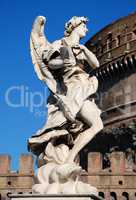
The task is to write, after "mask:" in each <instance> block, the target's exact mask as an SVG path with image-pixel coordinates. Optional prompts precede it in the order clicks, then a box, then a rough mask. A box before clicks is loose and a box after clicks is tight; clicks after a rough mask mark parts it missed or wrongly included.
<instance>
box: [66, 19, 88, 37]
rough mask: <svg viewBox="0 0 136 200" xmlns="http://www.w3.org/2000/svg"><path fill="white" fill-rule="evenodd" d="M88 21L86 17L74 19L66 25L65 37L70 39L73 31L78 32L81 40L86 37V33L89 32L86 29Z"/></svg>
mask: <svg viewBox="0 0 136 200" xmlns="http://www.w3.org/2000/svg"><path fill="white" fill-rule="evenodd" d="M87 21H88V19H87V18H86V17H77V16H74V17H72V18H71V19H70V20H69V21H68V22H67V23H66V24H65V32H64V35H65V37H68V36H70V35H71V33H72V32H73V31H76V32H77V33H78V34H79V36H80V38H82V37H84V36H85V35H86V32H87V31H88V29H87V27H86V23H87Z"/></svg>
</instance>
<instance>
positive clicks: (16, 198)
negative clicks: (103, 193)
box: [8, 194, 103, 200]
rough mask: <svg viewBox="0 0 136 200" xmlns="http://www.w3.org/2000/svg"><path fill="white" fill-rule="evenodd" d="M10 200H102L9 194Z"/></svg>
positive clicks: (86, 196)
mask: <svg viewBox="0 0 136 200" xmlns="http://www.w3.org/2000/svg"><path fill="white" fill-rule="evenodd" d="M8 196H9V198H10V199H11V200H103V199H102V198H100V197H97V196H94V195H88V194H87V195H83V194H81V195H80V194H76V195H73V194H71V195H69V194H68V195H45V194H44V195H41V194H9V195H8Z"/></svg>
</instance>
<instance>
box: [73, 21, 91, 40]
mask: <svg viewBox="0 0 136 200" xmlns="http://www.w3.org/2000/svg"><path fill="white" fill-rule="evenodd" d="M74 31H75V32H76V33H77V34H78V35H79V37H80V38H83V37H85V36H86V32H87V31H88V29H87V27H86V24H85V23H81V24H80V25H79V26H78V27H76V28H75V29H74Z"/></svg>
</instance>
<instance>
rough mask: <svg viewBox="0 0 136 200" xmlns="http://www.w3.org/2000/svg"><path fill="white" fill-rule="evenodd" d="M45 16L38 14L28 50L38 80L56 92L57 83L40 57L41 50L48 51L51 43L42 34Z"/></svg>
mask: <svg viewBox="0 0 136 200" xmlns="http://www.w3.org/2000/svg"><path fill="white" fill-rule="evenodd" d="M45 22H46V18H45V17H43V16H38V17H37V18H36V19H35V21H34V24H33V28H32V32H31V36H30V50H31V57H32V62H33V65H34V69H35V72H36V74H37V76H38V78H39V79H40V80H43V81H44V82H46V84H47V85H48V87H49V89H50V90H51V91H52V92H53V93H56V90H57V83H56V80H55V79H54V77H53V76H52V74H51V72H50V71H49V70H48V67H47V66H46V65H45V63H44V62H43V59H42V53H43V51H47V52H48V51H49V49H50V48H51V44H50V43H49V42H48V41H47V39H46V37H45V35H44V25H45Z"/></svg>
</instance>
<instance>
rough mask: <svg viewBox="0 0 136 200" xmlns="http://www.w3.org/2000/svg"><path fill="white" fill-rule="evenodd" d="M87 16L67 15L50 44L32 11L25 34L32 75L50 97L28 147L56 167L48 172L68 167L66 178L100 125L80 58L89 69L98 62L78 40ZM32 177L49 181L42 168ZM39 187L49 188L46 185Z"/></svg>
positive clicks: (91, 81) (92, 81)
mask: <svg viewBox="0 0 136 200" xmlns="http://www.w3.org/2000/svg"><path fill="white" fill-rule="evenodd" d="M87 21H88V20H87V18H85V17H76V16H74V17H72V18H71V19H70V20H69V21H68V22H67V23H66V24H65V32H64V37H63V38H62V39H60V40H57V41H55V42H53V43H50V42H49V41H48V40H47V39H46V37H45V35H44V26H45V22H46V19H45V17H43V16H38V17H37V18H36V20H35V22H34V24H33V29H32V32H31V38H30V46H31V56H32V61H33V64H34V67H35V71H36V73H37V75H38V78H39V79H40V80H42V81H43V82H44V83H45V84H47V86H48V88H49V90H50V96H49V98H48V105H47V106H48V116H47V122H46V123H45V125H44V126H43V128H41V129H39V130H38V131H37V133H36V134H35V135H33V136H32V137H31V138H29V140H28V146H29V149H30V150H31V151H32V152H33V153H34V154H36V155H37V156H38V157H39V158H40V159H41V160H45V162H46V163H52V165H53V167H54V166H56V165H57V166H58V168H57V172H56V171H55V170H54V172H53V171H52V173H50V172H51V170H52V169H54V168H53V167H51V170H48V173H50V174H48V176H53V174H55V173H58V171H59V170H60V171H61V172H62V171H63V172H62V174H63V175H64V174H65V172H64V171H65V170H64V169H65V167H64V166H66V167H67V169H68V168H69V170H70V171H69V170H66V171H67V173H68V174H69V175H68V174H67V176H69V177H71V175H70V174H72V173H73V172H74V173H75V174H77V171H80V169H81V168H80V167H79V166H75V163H74V162H75V158H76V156H77V154H78V153H79V152H80V150H81V149H82V148H83V147H84V146H85V145H86V144H88V143H89V142H90V141H91V139H92V138H93V137H94V136H95V135H96V134H97V133H98V132H99V131H101V130H102V129H103V123H102V120H101V117H100V114H101V110H100V109H99V108H98V107H97V105H96V104H95V102H94V99H93V98H92V97H91V96H92V95H93V94H95V93H96V91H97V88H98V80H97V78H96V77H95V76H92V77H90V75H89V74H87V72H86V71H85V67H86V66H85V63H88V65H89V66H90V68H92V69H94V68H97V67H99V62H98V60H97V58H96V56H95V55H94V54H93V53H92V52H91V51H89V50H88V49H87V48H86V47H85V46H84V45H82V44H80V43H79V42H80V39H81V38H83V37H84V36H85V35H86V32H87V27H86V23H87ZM53 163H55V164H53ZM68 166H69V167H68ZM71 166H72V167H71ZM74 166H75V167H74ZM46 167H47V165H46ZM43 168H44V165H43V166H42V167H41V169H42V170H43ZM49 168H50V167H49ZM60 168H61V169H60ZM62 168H63V170H62ZM39 169H40V168H39ZM55 169H56V168H55ZM42 172H43V171H42ZM61 172H59V173H58V174H61ZM39 174H40V173H39ZM62 174H61V175H62ZM38 176H39V177H38V179H39V182H40V183H43V182H44V183H45V182H46V183H48V184H49V180H43V179H44V172H43V176H42V177H41V175H38ZM46 176H47V174H46ZM54 177H56V176H54ZM65 177H66V174H65ZM45 179H47V178H45ZM52 179H53V180H54V179H55V178H53V177H52ZM57 180H58V179H57ZM54 182H55V180H54ZM36 187H37V186H36ZM39 187H40V186H39ZM35 190H37V191H38V189H35ZM40 190H41V187H40ZM64 190H65V189H64ZM43 191H44V192H45V191H46V193H50V192H49V191H47V187H46V189H45V187H44V189H43V190H42V192H43ZM51 191H52V190H51ZM65 192H66V191H65ZM65 192H64V193H65ZM56 193H57V192H56ZM62 193H63V192H62ZM66 193H67V192H66Z"/></svg>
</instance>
